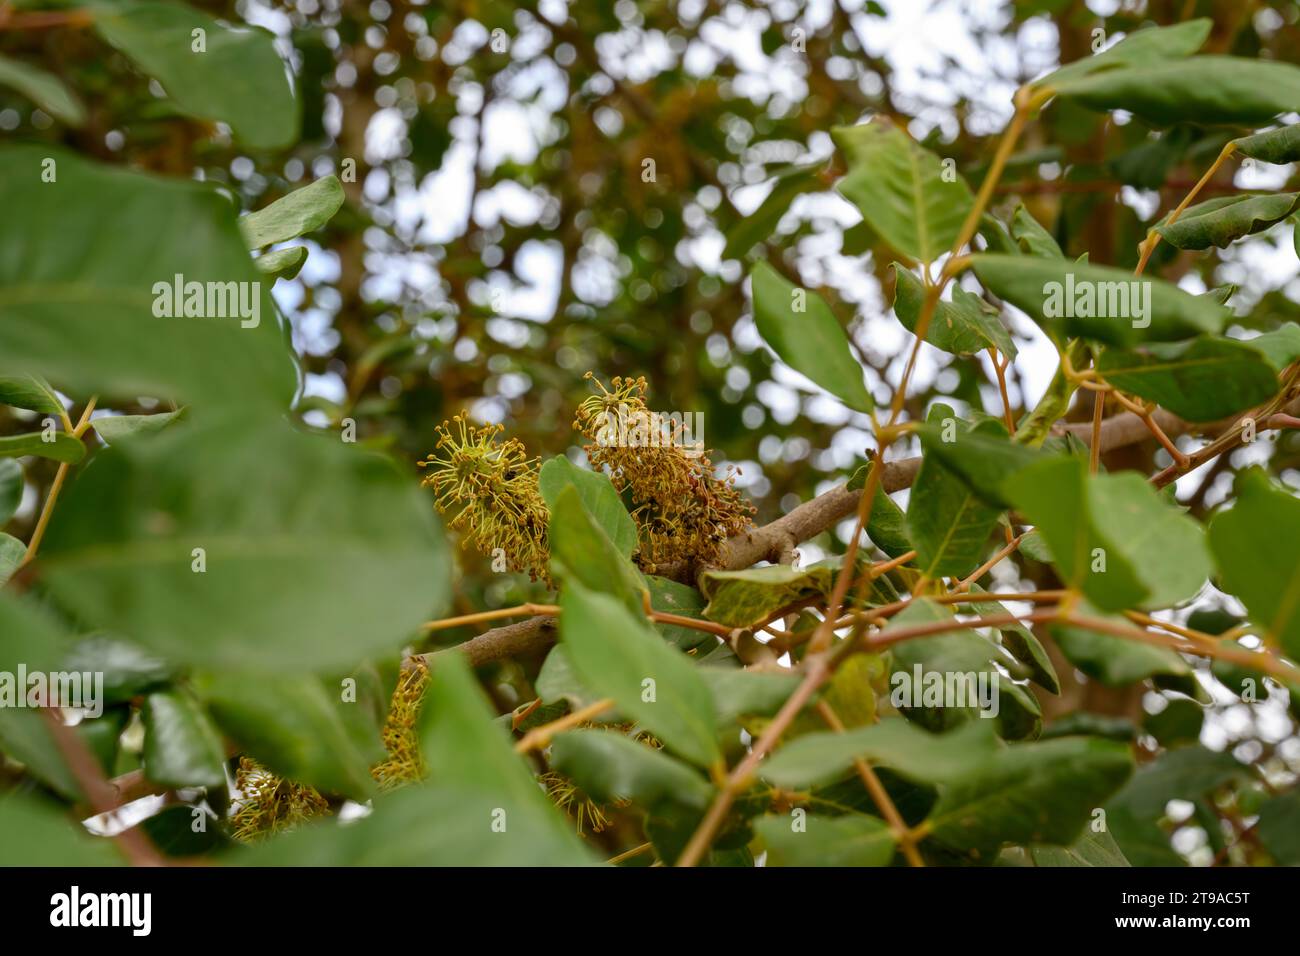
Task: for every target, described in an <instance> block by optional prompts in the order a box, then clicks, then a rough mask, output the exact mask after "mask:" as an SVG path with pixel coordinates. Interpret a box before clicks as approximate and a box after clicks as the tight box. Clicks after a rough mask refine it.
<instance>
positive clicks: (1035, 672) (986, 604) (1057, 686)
mask: <svg viewBox="0 0 1300 956" xmlns="http://www.w3.org/2000/svg"><path fill="white" fill-rule="evenodd" d="M1023 546H1024V542H1023V541H1022V542H1021V547H1023ZM970 593H971V602H970V608H971V610H972V611H974V612H975V613H976V614H978V615H980V616H981V617H989V616H992V615H995V614H1009V613H1011V612H1010V611H1008V610H1007V607H1006V605H1005V604H1003V603H1002V602H1001V601H980V600H978V598H979V595H981V594H983V593H985V592H984V589H983V588H981V587H980V586H979V585H978V584H972V585H971V588H970ZM996 630H997V631H998V633H1000V634H1001V635H1002V646H1003V647H1005V648H1006V649H1007V650H1008V651H1010V652H1011V655H1012V656H1013V657H1015V659H1016V660H1018V661H1020V663H1022V664H1024V665H1025V667H1026V668H1027V670H1028V672H1029V674H1028V676H1029V679H1030V680H1032V681H1033V682H1034V683H1035V684H1037V685H1038V686H1039V687H1042V688H1043V689H1044V690H1046V691H1048V692H1049V693H1052V694H1059V693H1060V692H1061V679H1060V678H1059V677H1057V675H1056V668H1055V667H1053V666H1052V659H1051V658H1050V657H1048V656H1047V651H1046V650H1045V649H1044V647H1043V645H1042V643H1041V642H1040V641H1039V640H1038V638H1037V637H1035V636H1034V633H1033V632H1032V631H1031V630H1029V628H1027V627H1025V626H1024V625H1023V624H1004V625H999V626H998V627H997V628H996Z"/></svg>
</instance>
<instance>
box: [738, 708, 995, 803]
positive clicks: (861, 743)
mask: <svg viewBox="0 0 1300 956" xmlns="http://www.w3.org/2000/svg"><path fill="white" fill-rule="evenodd" d="M992 724H993V722H992V721H990V720H973V721H970V722H968V723H966V724H963V725H962V726H960V727H958V728H957V729H956V730H952V731H949V732H948V733H945V734H932V733H930V732H929V731H926V730H922V729H920V728H919V727H917V726H915V725H914V724H911V723H909V722H908V721H906V720H900V719H898V718H891V719H886V720H882V721H881V722H880V723H878V724H874V725H872V726H869V727H860V728H858V729H856V730H849V731H846V732H844V733H838V734H837V733H832V732H830V731H822V732H818V733H811V734H804V735H803V736H802V737H798V738H797V739H795V740H793V741H791V742H790V743H788V744H786V745H785V746H784V747H782V748H781V749H779V750H778V751H777V752H776V753H775V754H774V755H773V756H771V757H769V758H768V759H767V760H766V761H764V762H763V764H762V768H761V773H762V775H763V778H764V779H766V780H770V781H771V782H772V783H774V784H776V785H777V786H778V787H781V788H783V789H786V790H801V789H804V788H807V787H813V786H819V785H822V784H827V783H831V782H833V781H834V780H835V779H836V778H838V777H840V776H842V775H843V774H844V773H845V772H847V771H848V770H851V769H852V768H853V762H854V761H855V760H859V759H860V760H865V761H867V762H868V763H870V764H876V765H880V766H883V767H888V768H889V769H891V770H893V771H895V772H897V773H898V774H900V775H901V776H903V777H906V778H907V779H908V780H913V781H915V782H917V783H926V784H938V783H943V782H945V781H948V780H952V779H956V778H958V777H962V776H965V775H966V774H968V773H971V772H972V771H974V770H976V769H977V768H978V767H979V766H980V765H981V764H983V763H985V762H987V761H988V760H989V759H990V758H992V757H993V755H994V753H995V752H996V751H997V749H998V742H997V738H996V737H995V736H994V733H993V726H992Z"/></svg>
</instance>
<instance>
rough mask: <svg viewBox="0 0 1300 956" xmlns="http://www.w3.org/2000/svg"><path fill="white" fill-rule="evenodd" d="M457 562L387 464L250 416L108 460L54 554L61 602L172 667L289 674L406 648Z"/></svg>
mask: <svg viewBox="0 0 1300 956" xmlns="http://www.w3.org/2000/svg"><path fill="white" fill-rule="evenodd" d="M250 489H256V493H253V492H252V491H251V490H250ZM110 503H111V504H110ZM195 549H202V551H201V552H198V553H196V551H195ZM449 563H450V559H449V556H448V553H447V544H446V540H445V538H444V537H443V535H442V534H441V532H440V531H439V528H438V525H437V521H436V519H435V518H434V516H433V513H432V509H431V508H430V507H429V505H428V502H427V500H425V499H424V498H423V496H422V495H421V494H420V492H419V489H418V487H417V486H416V483H415V481H414V480H413V478H410V477H408V476H404V475H401V474H399V473H398V471H397V470H396V469H395V468H394V467H393V465H392V464H391V463H390V462H389V461H387V460H385V459H383V458H380V457H379V456H377V455H374V454H372V453H368V452H364V451H360V450H358V449H356V448H352V447H349V446H347V445H345V444H344V443H342V442H339V441H337V440H336V439H330V438H327V437H324V436H318V435H308V434H304V433H302V432H300V431H298V430H297V429H295V428H293V427H291V426H290V425H289V424H288V423H287V422H275V421H244V420H241V419H235V420H233V421H224V422H200V421H197V420H196V421H193V422H189V423H187V424H186V425H185V426H176V427H173V428H170V429H167V430H165V431H163V432H161V433H159V434H157V435H153V436H150V437H149V438H148V439H147V440H139V441H126V442H121V443H119V444H116V445H113V446H111V447H109V448H107V449H105V450H104V451H102V452H100V453H99V454H98V455H96V458H95V462H94V466H93V467H90V468H87V469H86V471H85V473H84V474H82V475H81V476H80V477H79V479H78V480H77V481H76V482H75V483H74V484H73V485H72V486H71V487H70V488H69V489H68V490H67V491H66V492H65V493H64V496H63V498H62V499H61V500H60V502H59V508H58V510H57V511H56V513H55V517H54V520H53V521H52V522H51V524H50V528H49V532H48V533H47V535H46V539H45V545H44V548H43V549H42V553H41V564H42V566H43V580H44V581H45V582H46V584H47V586H48V588H49V591H50V593H51V594H52V596H53V597H54V598H55V599H56V600H57V601H58V602H59V603H60V604H62V605H63V606H64V607H66V608H67V609H68V610H70V611H72V612H73V613H75V614H77V615H79V616H81V617H82V618H83V619H85V620H89V621H94V622H95V623H96V624H97V625H98V626H100V627H103V628H105V629H107V630H111V631H115V632H117V633H121V634H129V635H131V637H132V638H133V639H134V640H135V641H137V642H138V643H139V644H140V645H141V646H142V647H144V648H146V649H148V650H151V651H153V652H155V653H157V654H159V655H161V656H163V657H165V658H167V659H168V660H170V661H172V662H174V663H178V664H193V665H201V666H208V667H217V668H222V667H226V668H233V669H239V670H243V669H251V668H254V667H262V668H265V669H266V670H269V671H278V672H280V673H287V672H299V673H301V672H305V671H314V672H318V673H320V672H330V671H333V670H337V669H343V668H347V667H350V666H351V665H352V664H353V663H355V662H356V661H358V660H360V659H363V658H365V657H369V656H376V655H382V654H391V653H394V652H396V651H397V650H398V648H400V647H401V646H402V644H403V642H405V641H406V640H408V639H409V638H410V636H411V634H412V633H413V632H414V631H415V629H416V628H417V627H418V626H419V625H420V624H421V623H422V622H424V621H427V620H429V619H430V618H431V617H436V616H437V615H438V614H439V613H441V611H442V609H443V607H444V606H445V604H446V602H447V599H448V594H449V590H450V588H449V581H448V570H449Z"/></svg>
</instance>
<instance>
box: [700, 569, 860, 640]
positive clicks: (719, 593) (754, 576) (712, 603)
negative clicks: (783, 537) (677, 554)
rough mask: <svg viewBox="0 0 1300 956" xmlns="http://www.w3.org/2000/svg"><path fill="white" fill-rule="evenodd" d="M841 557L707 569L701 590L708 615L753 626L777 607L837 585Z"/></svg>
mask: <svg viewBox="0 0 1300 956" xmlns="http://www.w3.org/2000/svg"><path fill="white" fill-rule="evenodd" d="M839 568H840V559H838V558H831V559H828V560H826V561H818V562H817V563H815V564H810V565H808V566H807V567H806V568H793V567H790V566H789V565H786V564H769V565H766V566H764V567H761V568H746V569H745V570H743V571H705V572H704V573H703V574H701V575H700V592H701V593H702V594H703V595H704V597H705V598H706V599H707V600H708V602H709V603H708V606H707V607H705V609H704V616H705V617H706V618H708V619H709V620H710V621H717V622H718V623H719V624H725V625H727V627H749V626H751V625H753V624H757V623H758V622H759V621H762V620H764V619H765V618H767V617H768V615H770V614H771V613H772V612H773V611H775V610H778V609H779V608H783V607H785V606H786V605H787V604H793V603H794V602H795V601H801V600H803V599H804V598H808V597H813V596H814V595H818V594H826V593H829V592H830V590H831V588H833V587H834V586H835V575H836V574H838V573H839Z"/></svg>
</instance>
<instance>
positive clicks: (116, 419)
mask: <svg viewBox="0 0 1300 956" xmlns="http://www.w3.org/2000/svg"><path fill="white" fill-rule="evenodd" d="M184 414H185V409H183V408H182V409H179V410H177V411H174V412H159V413H157V414H156V415H105V416H103V417H100V418H94V419H91V424H92V425H93V426H94V428H95V431H97V432H98V433H99V437H100V438H102V439H104V441H106V442H108V443H109V444H110V445H111V444H112V443H113V442H118V441H122V440H123V439H125V438H131V437H132V436H134V435H151V434H153V433H154V432H158V431H162V430H163V429H164V428H166V427H167V426H168V425H170V424H171V423H172V422H175V421H178V420H180V418H181V417H182V416H184Z"/></svg>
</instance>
